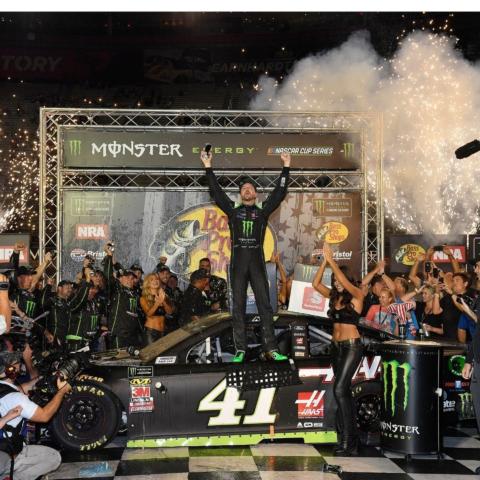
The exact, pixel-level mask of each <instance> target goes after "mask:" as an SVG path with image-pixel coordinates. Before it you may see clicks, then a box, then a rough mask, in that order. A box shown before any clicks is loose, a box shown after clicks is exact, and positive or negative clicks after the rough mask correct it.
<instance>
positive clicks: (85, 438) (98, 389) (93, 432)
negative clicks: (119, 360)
mask: <svg viewBox="0 0 480 480" xmlns="http://www.w3.org/2000/svg"><path fill="white" fill-rule="evenodd" d="M120 405H121V404H120V401H119V400H118V398H117V397H116V396H115V394H114V393H112V392H111V391H110V390H109V389H108V388H106V387H105V386H104V385H102V384H101V383H97V382H91V381H88V382H78V383H76V384H75V385H73V386H72V392H71V393H70V394H68V395H66V396H65V398H64V400H63V402H62V405H61V407H60V409H59V410H58V412H57V414H56V415H55V417H54V418H53V421H52V424H51V429H52V434H53V437H54V439H55V441H56V442H57V443H58V444H59V445H60V446H61V447H63V448H65V449H67V450H77V451H89V450H95V449H97V448H100V447H102V446H103V445H105V444H107V443H108V442H110V441H111V440H112V439H113V437H114V436H115V435H116V434H117V432H118V429H119V427H120V421H121V418H122V411H121V406H120Z"/></svg>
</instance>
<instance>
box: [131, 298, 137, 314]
mask: <svg viewBox="0 0 480 480" xmlns="http://www.w3.org/2000/svg"><path fill="white" fill-rule="evenodd" d="M129 300H130V311H132V312H134V311H135V310H136V309H137V299H136V298H130V299H129Z"/></svg>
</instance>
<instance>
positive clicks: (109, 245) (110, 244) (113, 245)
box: [107, 242, 115, 253]
mask: <svg viewBox="0 0 480 480" xmlns="http://www.w3.org/2000/svg"><path fill="white" fill-rule="evenodd" d="M107 247H108V248H109V249H110V251H111V252H112V253H113V252H114V251H115V242H108V243H107Z"/></svg>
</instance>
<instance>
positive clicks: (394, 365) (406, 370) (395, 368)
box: [382, 360, 412, 416]
mask: <svg viewBox="0 0 480 480" xmlns="http://www.w3.org/2000/svg"><path fill="white" fill-rule="evenodd" d="M382 365H383V400H384V403H385V410H388V370H389V368H388V367H391V371H392V390H391V392H390V407H391V410H392V416H393V415H395V394H396V392H397V389H398V381H399V379H398V372H399V370H403V388H404V396H403V411H405V410H406V409H407V405H408V394H409V391H410V388H409V383H410V372H411V370H412V367H411V365H410V364H409V363H406V362H405V363H402V364H401V365H400V362H398V361H397V360H390V361H389V362H382Z"/></svg>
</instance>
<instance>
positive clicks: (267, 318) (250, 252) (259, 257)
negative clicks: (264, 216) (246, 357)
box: [230, 247, 278, 352]
mask: <svg viewBox="0 0 480 480" xmlns="http://www.w3.org/2000/svg"><path fill="white" fill-rule="evenodd" d="M248 282H250V285H251V286H252V290H253V293H254V294H255V303H256V304H257V310H258V314H259V315H260V321H261V325H262V341H263V349H264V350H265V351H267V352H268V351H270V350H277V349H278V345H277V340H276V338H275V331H274V328H273V308H272V306H271V305H270V295H269V289H268V278H267V270H266V267H265V259H264V258H263V250H261V249H259V248H252V249H250V248H239V247H237V248H234V249H233V252H232V259H231V263H230V283H231V286H232V303H233V308H232V322H233V340H234V343H235V348H236V350H243V351H246V350H247V338H246V333H245V310H246V307H247V287H248Z"/></svg>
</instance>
